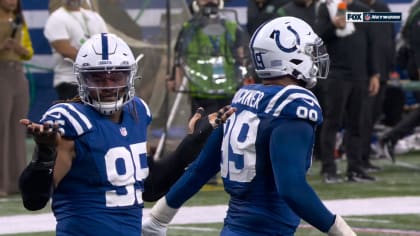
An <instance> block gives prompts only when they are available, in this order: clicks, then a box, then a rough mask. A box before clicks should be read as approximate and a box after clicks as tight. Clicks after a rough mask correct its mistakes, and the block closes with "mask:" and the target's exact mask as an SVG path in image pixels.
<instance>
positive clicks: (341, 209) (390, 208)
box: [0, 197, 420, 235]
mask: <svg viewBox="0 0 420 236" xmlns="http://www.w3.org/2000/svg"><path fill="white" fill-rule="evenodd" d="M324 203H325V205H326V206H327V207H328V208H329V209H330V210H331V211H332V212H334V213H338V214H340V215H342V216H362V215H391V214H392V215H398V214H419V213H420V197H390V198H365V199H345V200H329V201H324ZM226 210H227V206H226V205H214V206H194V207H183V208H181V210H180V211H179V212H178V214H177V215H176V216H175V218H174V220H173V221H172V224H173V225H184V224H197V223H221V222H223V218H224V217H225V214H226ZM149 211H150V209H149V208H146V209H144V215H148V213H149ZM54 228H55V219H54V216H53V215H52V214H51V213H44V214H31V215H16V216H2V217H0V235H1V234H16V233H28V232H45V231H54ZM417 233H418V232H417ZM410 235H411V234H410ZM413 235H418V234H413Z"/></svg>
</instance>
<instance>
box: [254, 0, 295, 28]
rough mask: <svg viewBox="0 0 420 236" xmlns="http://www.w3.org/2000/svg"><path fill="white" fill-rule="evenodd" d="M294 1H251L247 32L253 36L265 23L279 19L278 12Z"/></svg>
mask: <svg viewBox="0 0 420 236" xmlns="http://www.w3.org/2000/svg"><path fill="white" fill-rule="evenodd" d="M290 1H292V0H249V1H248V5H247V24H246V27H247V31H248V34H249V35H252V34H253V33H254V31H255V30H256V29H257V28H258V27H259V26H260V25H261V24H262V23H264V22H265V21H267V20H271V19H274V18H276V17H277V14H276V10H277V9H278V8H280V7H281V6H283V5H284V4H286V3H288V2H290Z"/></svg>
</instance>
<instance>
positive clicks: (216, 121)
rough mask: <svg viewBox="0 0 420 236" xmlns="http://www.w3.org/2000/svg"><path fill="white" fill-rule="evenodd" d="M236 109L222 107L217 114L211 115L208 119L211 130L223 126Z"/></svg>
mask: <svg viewBox="0 0 420 236" xmlns="http://www.w3.org/2000/svg"><path fill="white" fill-rule="evenodd" d="M235 111H236V108H234V107H231V106H229V105H227V106H224V107H222V108H221V109H219V111H218V112H214V113H211V114H210V115H209V116H208V118H209V122H210V124H211V125H212V126H213V128H217V127H218V126H219V125H221V124H224V123H225V122H226V120H227V119H228V118H229V117H230V116H231V115H232V114H233V113H235Z"/></svg>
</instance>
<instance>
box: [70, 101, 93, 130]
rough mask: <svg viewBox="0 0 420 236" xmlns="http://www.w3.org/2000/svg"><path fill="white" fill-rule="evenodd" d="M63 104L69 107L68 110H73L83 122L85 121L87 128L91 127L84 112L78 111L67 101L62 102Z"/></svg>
mask: <svg viewBox="0 0 420 236" xmlns="http://www.w3.org/2000/svg"><path fill="white" fill-rule="evenodd" d="M63 105H64V106H66V107H67V108H69V109H70V110H72V111H74V112H75V113H76V114H77V115H78V116H79V117H80V119H82V121H83V123H85V125H86V127H87V128H88V129H91V128H92V123H90V121H89V119H88V118H87V116H85V114H83V113H81V112H80V111H78V110H77V109H76V108H75V107H74V106H73V105H71V104H69V103H63Z"/></svg>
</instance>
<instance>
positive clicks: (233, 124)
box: [142, 17, 355, 236]
mask: <svg viewBox="0 0 420 236" xmlns="http://www.w3.org/2000/svg"><path fill="white" fill-rule="evenodd" d="M250 51H251V53H252V55H253V62H254V66H255V71H256V73H257V75H258V76H259V77H260V78H261V79H262V81H263V82H262V84H255V85H248V86H245V87H243V88H241V89H239V90H238V91H237V92H236V94H235V96H234V98H233V100H232V104H231V106H232V107H235V108H236V109H237V110H236V112H235V113H234V114H233V115H232V116H231V117H230V118H229V119H228V120H227V122H226V124H225V125H224V126H223V128H218V129H216V130H215V131H213V133H212V135H211V136H210V138H209V140H208V141H207V143H206V145H205V147H204V148H203V150H202V152H201V153H200V155H199V157H198V159H197V160H196V161H195V162H193V163H192V165H191V166H190V167H189V168H188V170H187V171H186V172H185V173H184V175H183V176H182V177H181V178H180V179H179V180H178V181H177V182H176V183H175V184H174V185H173V186H172V188H171V189H170V191H169V192H168V193H167V194H166V196H165V197H164V198H161V199H160V200H159V201H158V202H157V203H156V205H155V206H154V207H153V208H152V211H151V215H150V217H149V218H148V219H147V220H145V222H144V225H143V229H142V230H143V234H144V235H145V236H152V235H153V236H156V235H165V233H166V230H167V229H166V226H167V224H168V223H169V222H170V220H171V219H172V217H173V216H174V215H175V214H176V212H177V209H178V208H179V207H181V205H182V204H183V203H184V202H185V201H186V200H187V199H189V198H190V197H191V196H192V195H193V194H195V193H196V192H197V191H198V190H199V189H200V187H201V186H202V185H203V184H205V183H206V182H207V180H208V179H209V178H210V177H211V176H213V175H214V174H215V173H216V172H218V171H220V173H221V176H222V179H223V183H224V188H225V191H226V192H227V193H228V194H229V195H230V200H229V208H228V211H227V215H226V218H225V220H224V227H223V229H222V230H221V233H220V235H223V236H251V235H252V236H257V235H258V236H262V235H275V236H280V235H281V236H290V235H294V233H295V231H296V228H297V227H298V225H299V222H300V219H304V220H305V221H306V222H308V223H310V224H311V225H313V226H314V227H316V228H317V229H319V230H320V231H322V232H325V233H328V235H334V236H337V235H355V233H354V232H353V231H352V230H351V228H350V227H349V226H348V225H347V224H346V222H345V221H344V220H343V219H342V218H341V217H340V216H338V215H334V214H333V213H331V212H330V211H329V210H328V209H327V208H326V207H325V206H324V204H323V203H322V202H321V200H320V199H319V197H318V196H317V194H316V193H315V191H314V190H313V189H312V188H311V186H310V185H309V184H308V182H307V181H306V172H307V170H308V168H309V167H310V166H311V157H312V148H313V144H314V136H315V129H316V128H317V126H318V125H319V124H320V123H321V122H322V111H321V108H320V107H319V104H318V101H317V99H316V97H315V96H314V95H313V94H312V93H311V92H310V91H309V90H307V88H311V87H313V86H314V85H315V84H316V81H317V79H325V78H326V76H327V73H328V67H329V57H328V54H327V52H326V50H325V47H324V45H323V42H322V40H321V39H320V38H319V37H318V36H317V35H316V34H315V33H314V32H313V30H312V29H311V27H310V26H309V25H308V24H306V23H305V22H304V21H302V20H300V19H297V18H294V17H281V18H276V19H273V20H271V21H269V22H267V23H265V24H264V25H262V26H260V28H259V29H257V30H256V32H255V33H254V35H253V37H252V39H251V42H250Z"/></svg>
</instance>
